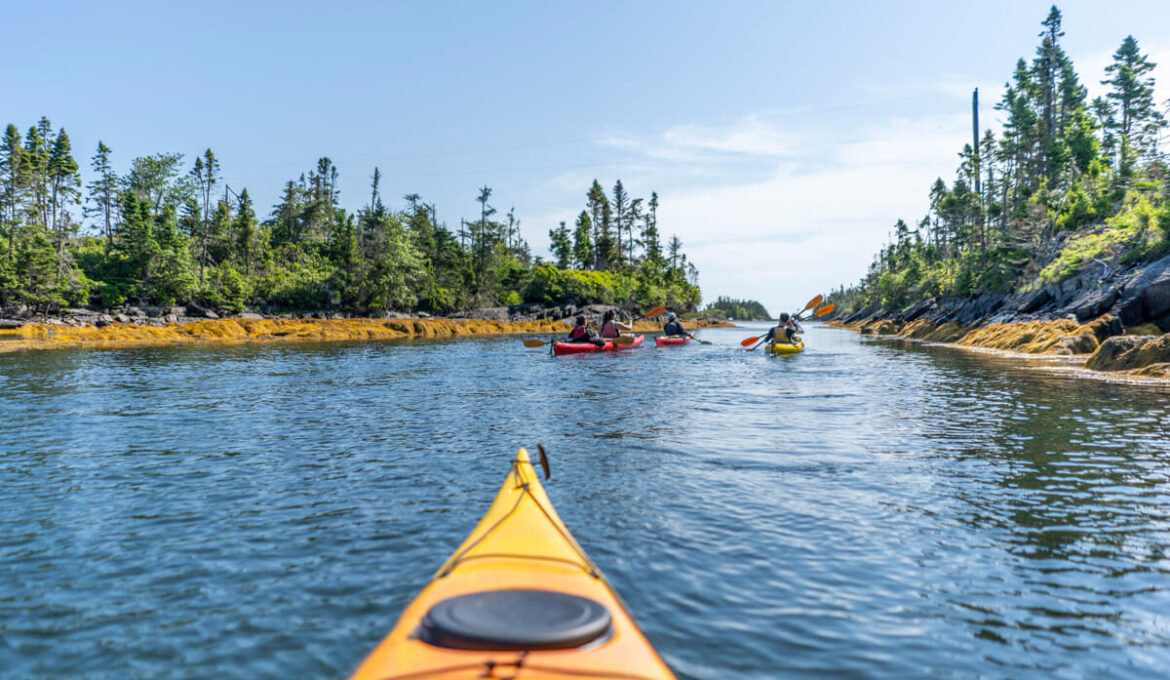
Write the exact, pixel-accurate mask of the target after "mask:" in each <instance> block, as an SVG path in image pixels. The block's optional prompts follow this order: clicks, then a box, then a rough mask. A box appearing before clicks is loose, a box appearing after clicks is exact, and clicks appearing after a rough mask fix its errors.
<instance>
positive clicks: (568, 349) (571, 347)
mask: <svg viewBox="0 0 1170 680" xmlns="http://www.w3.org/2000/svg"><path fill="white" fill-rule="evenodd" d="M645 339H646V336H644V335H635V336H634V341H633V342H631V343H630V344H628V345H619V344H616V343H614V341H613V340H606V341H605V344H604V345H595V344H593V343H591V342H554V343H553V354H556V355H558V356H560V355H562V354H592V353H594V352H615V351H619V350H623V349H633V348H635V347H641V346H642V342H643V341H644V340H645Z"/></svg>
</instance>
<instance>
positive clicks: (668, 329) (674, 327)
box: [662, 312, 695, 340]
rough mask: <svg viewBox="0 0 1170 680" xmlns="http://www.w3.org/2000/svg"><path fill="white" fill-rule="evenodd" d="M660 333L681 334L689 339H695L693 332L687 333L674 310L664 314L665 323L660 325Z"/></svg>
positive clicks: (668, 335)
mask: <svg viewBox="0 0 1170 680" xmlns="http://www.w3.org/2000/svg"><path fill="white" fill-rule="evenodd" d="M662 334H663V335H665V336H667V337H670V336H683V337H687V338H690V339H691V340H694V339H695V334H694V333H688V332H687V331H686V329H684V328H683V326H682V323H681V322H680V321H679V320H678V315H676V314H675V313H674V312H671V313H670V314H667V315H666V325H664V326H663V327H662Z"/></svg>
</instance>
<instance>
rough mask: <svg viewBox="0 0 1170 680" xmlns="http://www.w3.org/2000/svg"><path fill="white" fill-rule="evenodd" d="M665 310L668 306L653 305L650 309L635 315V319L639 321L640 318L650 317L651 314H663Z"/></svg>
mask: <svg viewBox="0 0 1170 680" xmlns="http://www.w3.org/2000/svg"><path fill="white" fill-rule="evenodd" d="M665 311H666V307H665V306H663V305H658V306H657V307H651V308H650V309H647V310H646V311H645V312H642V313H641V314H639V315H638V316H636V317H634V321H637V320H638V319H645V318H646V317H650V316H661V315H662V313H663V312H665Z"/></svg>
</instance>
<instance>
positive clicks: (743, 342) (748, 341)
mask: <svg viewBox="0 0 1170 680" xmlns="http://www.w3.org/2000/svg"><path fill="white" fill-rule="evenodd" d="M759 341H760V336H758V335H757V336H754V337H751V338H746V339H744V340H740V341H739V344H741V345H743V346H744V347H747V346H748V345H754V344H756V343H757V342H759Z"/></svg>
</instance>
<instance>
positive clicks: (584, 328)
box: [569, 314, 605, 347]
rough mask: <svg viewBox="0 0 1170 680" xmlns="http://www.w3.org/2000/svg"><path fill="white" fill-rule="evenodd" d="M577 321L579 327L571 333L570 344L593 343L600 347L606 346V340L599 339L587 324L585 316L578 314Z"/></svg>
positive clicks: (576, 326)
mask: <svg viewBox="0 0 1170 680" xmlns="http://www.w3.org/2000/svg"><path fill="white" fill-rule="evenodd" d="M575 321H576V324H577V325H575V326H573V330H571V331H569V342H591V343H593V344H594V345H597V346H598V347H601V346H603V345H605V340H602V339H601V338H600V337H598V335H597V333H596V332H595V331H594V330H593V329H592V328H590V327H589V325H588V324H586V323H585V315H584V314H578V315H577V318H576V319H575Z"/></svg>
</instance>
